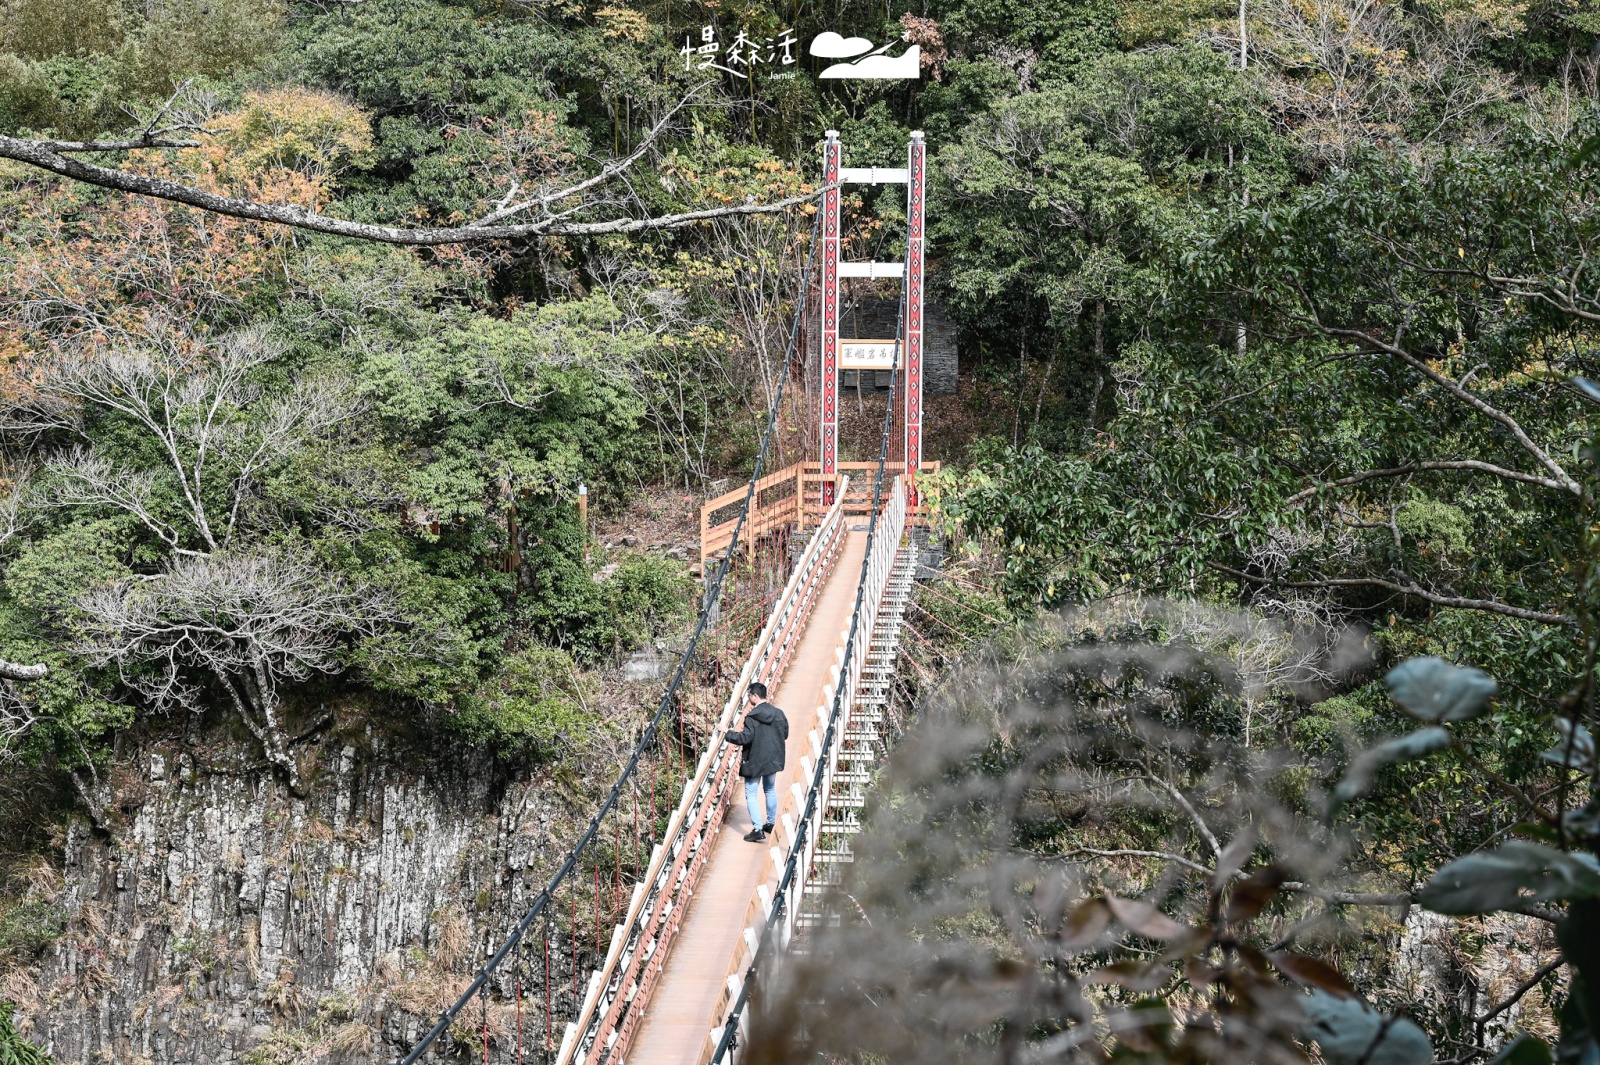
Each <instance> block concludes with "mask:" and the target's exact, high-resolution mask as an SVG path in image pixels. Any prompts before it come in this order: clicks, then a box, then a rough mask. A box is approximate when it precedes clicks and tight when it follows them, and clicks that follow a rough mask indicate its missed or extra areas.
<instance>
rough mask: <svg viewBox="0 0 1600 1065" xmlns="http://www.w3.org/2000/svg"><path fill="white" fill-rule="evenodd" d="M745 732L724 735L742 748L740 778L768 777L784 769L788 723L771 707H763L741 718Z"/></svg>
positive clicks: (760, 706) (758, 707)
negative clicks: (784, 748) (784, 749)
mask: <svg viewBox="0 0 1600 1065" xmlns="http://www.w3.org/2000/svg"><path fill="white" fill-rule="evenodd" d="M744 726H745V727H744V728H742V729H737V730H735V731H731V732H729V733H728V734H727V737H726V738H727V740H728V742H729V743H732V744H737V745H738V746H740V747H743V748H744V760H743V761H742V762H741V763H740V764H739V775H740V776H741V777H764V776H770V775H771V774H773V773H776V772H778V771H780V770H781V769H783V745H784V742H785V741H786V740H788V738H789V719H788V718H786V717H784V716H783V711H782V710H779V709H778V708H777V707H776V706H773V705H772V704H771V703H762V704H761V705H759V706H757V707H756V708H755V709H754V710H752V711H750V712H749V713H748V714H746V715H745V716H744Z"/></svg>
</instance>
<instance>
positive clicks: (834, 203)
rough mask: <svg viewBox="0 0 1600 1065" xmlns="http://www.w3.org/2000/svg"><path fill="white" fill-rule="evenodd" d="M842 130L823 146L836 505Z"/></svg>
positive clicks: (831, 486)
mask: <svg viewBox="0 0 1600 1065" xmlns="http://www.w3.org/2000/svg"><path fill="white" fill-rule="evenodd" d="M839 163H840V148H839V131H838V130H836V129H830V130H828V139H827V142H826V143H825V144H824V145H823V148H822V182H823V185H824V186H825V187H827V190H828V191H827V192H825V193H823V194H822V505H823V507H825V508H826V507H831V506H832V505H833V499H834V492H835V482H836V481H837V479H838V476H839V225H840V223H839V210H840V204H841V201H842V199H843V197H842V196H841V195H840V189H839Z"/></svg>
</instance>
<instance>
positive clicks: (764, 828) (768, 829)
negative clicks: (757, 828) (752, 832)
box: [761, 822, 772, 836]
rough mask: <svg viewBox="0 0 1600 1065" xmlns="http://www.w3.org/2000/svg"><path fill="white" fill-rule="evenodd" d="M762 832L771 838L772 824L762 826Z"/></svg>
mask: <svg viewBox="0 0 1600 1065" xmlns="http://www.w3.org/2000/svg"><path fill="white" fill-rule="evenodd" d="M761 831H762V832H764V833H766V834H767V835H769V836H770V835H772V824H771V823H770V822H769V823H767V824H765V825H762V826H761Z"/></svg>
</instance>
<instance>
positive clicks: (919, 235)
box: [900, 130, 928, 506]
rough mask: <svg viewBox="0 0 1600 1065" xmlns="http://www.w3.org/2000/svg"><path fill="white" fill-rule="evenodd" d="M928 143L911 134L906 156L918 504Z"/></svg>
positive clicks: (905, 379) (906, 405) (907, 404)
mask: <svg viewBox="0 0 1600 1065" xmlns="http://www.w3.org/2000/svg"><path fill="white" fill-rule="evenodd" d="M927 161H928V147H927V145H926V144H924V143H923V140H922V133H921V131H920V130H919V131H917V132H915V133H913V134H911V146H910V148H909V150H908V152H907V157H906V280H905V286H906V297H905V298H906V321H905V364H904V365H903V366H902V367H901V368H900V380H901V382H902V388H901V403H900V410H901V411H902V412H904V413H903V415H902V416H903V417H904V418H905V450H904V452H903V454H904V456H905V460H906V495H907V498H906V502H907V503H909V504H910V505H911V506H916V505H917V480H916V478H917V471H918V470H920V469H921V468H922V282H923V269H922V246H923V242H924V235H923V222H924V213H925V212H924V208H925V205H926V192H927V169H928V168H927Z"/></svg>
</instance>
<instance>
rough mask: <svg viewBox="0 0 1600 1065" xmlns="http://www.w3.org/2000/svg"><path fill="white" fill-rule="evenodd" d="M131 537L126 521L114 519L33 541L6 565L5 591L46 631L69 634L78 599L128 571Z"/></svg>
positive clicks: (80, 525) (85, 524) (71, 527)
mask: <svg viewBox="0 0 1600 1065" xmlns="http://www.w3.org/2000/svg"><path fill="white" fill-rule="evenodd" d="M131 540H132V537H131V535H130V530H129V529H128V527H127V522H125V521H116V520H102V521H93V522H86V523H83V524H75V525H70V526H68V527H67V528H65V529H63V530H61V531H60V532H57V533H52V534H50V535H47V536H42V537H40V538H39V539H36V540H32V541H30V542H28V543H26V544H25V545H23V547H22V549H21V550H20V551H18V552H17V555H16V557H15V558H14V559H13V560H12V561H11V564H10V565H8V566H7V567H6V572H5V590H6V593H7V595H8V596H9V597H10V600H11V602H12V603H14V604H16V606H17V607H19V608H20V609H22V610H24V611H27V612H28V613H30V614H31V615H33V616H34V617H35V618H37V619H38V621H39V623H40V624H41V625H42V626H44V627H45V628H46V629H47V630H54V631H55V632H58V633H61V634H63V635H67V634H70V633H71V632H72V624H71V617H72V614H73V613H74V612H75V611H76V610H77V609H78V606H77V601H78V599H79V597H80V596H82V595H83V594H84V593H85V592H87V591H88V590H90V589H91V588H96V587H99V586H101V585H104V584H110V583H111V582H113V581H118V580H121V579H122V578H124V577H126V576H128V575H129V574H130V572H131V570H129V568H128V566H127V564H126V562H125V561H124V559H126V558H127V557H128V555H129V553H130V548H131Z"/></svg>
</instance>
